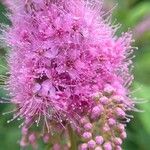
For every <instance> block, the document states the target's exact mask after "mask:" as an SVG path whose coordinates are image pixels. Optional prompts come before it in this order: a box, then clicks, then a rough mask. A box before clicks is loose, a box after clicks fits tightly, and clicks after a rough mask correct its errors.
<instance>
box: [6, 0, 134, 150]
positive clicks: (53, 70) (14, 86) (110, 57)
mask: <svg viewBox="0 0 150 150" xmlns="http://www.w3.org/2000/svg"><path fill="white" fill-rule="evenodd" d="M7 4H9V6H10V9H11V8H12V9H11V12H12V14H11V15H10V20H11V22H12V26H10V27H9V28H8V29H7V30H6V31H5V41H6V43H7V44H8V45H9V47H10V48H11V51H10V52H9V58H8V63H9V67H10V77H9V80H8V82H7V84H8V90H9V91H10V94H11V97H12V100H11V101H12V103H13V104H15V105H16V107H17V109H16V113H15V116H14V118H13V119H16V118H18V117H19V118H21V119H24V123H23V124H22V126H23V127H22V134H23V137H22V140H21V142H20V144H21V146H26V145H27V144H29V143H30V144H32V145H33V146H34V147H36V146H37V145H36V138H38V136H39V135H37V134H36V133H34V132H33V133H32V132H31V131H30V130H31V129H30V127H31V125H32V124H37V126H40V130H42V131H43V134H42V135H43V140H44V141H45V142H48V141H49V138H50V137H49V134H50V133H52V132H53V131H54V132H57V131H58V132H61V133H62V132H63V133H64V131H62V130H65V128H66V127H67V126H68V125H69V126H71V128H72V129H73V130H75V131H76V132H77V133H78V134H79V135H80V136H81V138H82V140H83V142H84V144H81V145H80V146H79V149H81V150H86V149H88V148H89V149H95V150H101V149H104V150H111V149H115V150H120V149H121V144H122V140H123V139H124V138H126V132H125V123H126V122H128V121H129V117H130V116H128V115H127V114H126V112H127V111H129V110H131V109H133V107H134V103H133V102H132V100H130V98H129V91H128V86H129V85H130V84H131V82H132V79H133V77H132V75H131V74H130V65H131V64H132V62H131V60H130V59H129V56H130V53H131V52H132V47H131V46H130V44H131V42H132V36H131V34H130V33H123V34H122V36H121V37H117V36H115V33H116V30H117V26H111V25H110V22H109V21H108V20H107V19H104V16H105V13H104V12H103V11H101V1H100V2H92V1H88V0H87V1H84V0H67V1H65V0H59V1H57V0H36V1H35V0H20V1H18V2H16V3H15V2H14V3H13V5H12V2H11V3H10V2H9V0H7ZM12 6H13V7H12ZM42 128H43V129H42Z"/></svg>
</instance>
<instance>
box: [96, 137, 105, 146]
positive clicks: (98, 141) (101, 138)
mask: <svg viewBox="0 0 150 150" xmlns="http://www.w3.org/2000/svg"><path fill="white" fill-rule="evenodd" d="M95 141H96V144H98V145H101V144H102V143H103V142H104V139H103V137H102V136H96V137H95Z"/></svg>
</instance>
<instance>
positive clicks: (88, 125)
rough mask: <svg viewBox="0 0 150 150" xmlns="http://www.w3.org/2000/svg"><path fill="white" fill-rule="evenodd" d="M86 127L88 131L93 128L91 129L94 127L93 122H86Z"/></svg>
mask: <svg viewBox="0 0 150 150" xmlns="http://www.w3.org/2000/svg"><path fill="white" fill-rule="evenodd" d="M84 129H85V130H87V131H88V130H91V129H92V124H91V123H87V124H85V125H84Z"/></svg>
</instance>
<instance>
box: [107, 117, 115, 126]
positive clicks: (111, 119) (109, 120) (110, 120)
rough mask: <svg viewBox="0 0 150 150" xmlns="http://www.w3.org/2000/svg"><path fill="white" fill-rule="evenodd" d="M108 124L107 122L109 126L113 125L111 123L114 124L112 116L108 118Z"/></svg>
mask: <svg viewBox="0 0 150 150" xmlns="http://www.w3.org/2000/svg"><path fill="white" fill-rule="evenodd" d="M108 124H109V125H110V126H113V125H115V124H116V120H115V119H113V118H110V119H108Z"/></svg>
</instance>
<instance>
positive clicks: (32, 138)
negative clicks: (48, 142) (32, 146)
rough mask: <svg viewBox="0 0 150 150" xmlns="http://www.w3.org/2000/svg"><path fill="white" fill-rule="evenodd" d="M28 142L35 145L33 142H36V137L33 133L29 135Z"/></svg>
mask: <svg viewBox="0 0 150 150" xmlns="http://www.w3.org/2000/svg"><path fill="white" fill-rule="evenodd" d="M29 141H30V143H35V141H36V136H35V134H34V133H32V134H30V135H29Z"/></svg>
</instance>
